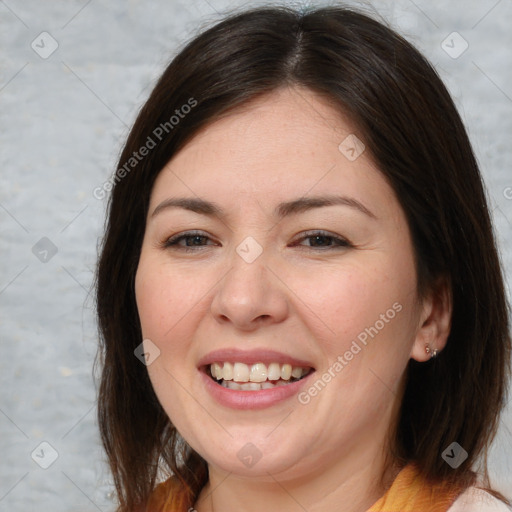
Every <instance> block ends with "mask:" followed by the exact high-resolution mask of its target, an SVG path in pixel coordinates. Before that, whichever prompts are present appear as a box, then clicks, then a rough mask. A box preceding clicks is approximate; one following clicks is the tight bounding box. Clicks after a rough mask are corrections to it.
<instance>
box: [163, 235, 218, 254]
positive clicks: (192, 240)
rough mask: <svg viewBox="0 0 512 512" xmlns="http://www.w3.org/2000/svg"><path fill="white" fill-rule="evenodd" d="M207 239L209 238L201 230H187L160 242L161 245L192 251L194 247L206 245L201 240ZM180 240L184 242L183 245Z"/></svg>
mask: <svg viewBox="0 0 512 512" xmlns="http://www.w3.org/2000/svg"><path fill="white" fill-rule="evenodd" d="M207 240H211V238H210V237H209V236H207V235H205V234H204V233H202V232H201V231H187V232H185V233H180V234H177V235H174V236H172V237H171V238H168V239H167V240H165V241H164V242H163V243H162V247H164V248H172V249H177V250H183V251H185V252H193V251H195V249H194V247H201V248H202V247H206V244H205V243H203V242H206V241H207ZM182 241H184V242H185V245H183V244H181V243H180V242H182Z"/></svg>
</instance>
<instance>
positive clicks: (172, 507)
mask: <svg viewBox="0 0 512 512" xmlns="http://www.w3.org/2000/svg"><path fill="white" fill-rule="evenodd" d="M460 492H461V490H460V489H458V488H454V487H448V486H447V485H446V484H443V483H441V484H429V483H428V482H426V480H425V479H424V478H423V477H422V476H421V475H420V473H419V470H418V468H417V467H416V465H415V464H412V463H411V464H408V465H407V466H405V467H404V468H403V469H402V470H401V471H400V473H398V475H397V476H396V478H395V480H394V481H393V483H392V484H391V487H390V488H389V489H388V490H387V491H386V493H385V494H384V495H383V496H382V497H381V498H380V499H379V500H378V501H377V502H375V503H374V504H373V505H372V506H371V507H370V508H369V509H368V510H367V512H447V510H448V509H449V508H450V507H451V505H452V504H453V502H454V501H455V499H456V498H457V496H458V495H459V494H460ZM187 502H188V499H187V497H186V495H185V493H184V492H183V488H182V487H181V485H180V484H179V482H178V481H177V480H176V479H173V478H172V477H171V478H169V479H168V480H166V481H165V482H162V483H161V484H159V485H157V487H156V488H155V490H154V491H153V494H152V495H151V498H150V500H149V502H148V504H147V508H146V510H147V511H148V512H160V511H162V512H181V511H184V512H186V511H187V510H189V503H187Z"/></svg>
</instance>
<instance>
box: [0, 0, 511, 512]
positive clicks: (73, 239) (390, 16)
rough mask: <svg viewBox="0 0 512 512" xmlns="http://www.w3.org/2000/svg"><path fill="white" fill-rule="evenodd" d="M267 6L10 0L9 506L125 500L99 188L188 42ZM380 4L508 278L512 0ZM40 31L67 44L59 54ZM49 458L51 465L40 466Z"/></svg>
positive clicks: (3, 376) (504, 472)
mask: <svg viewBox="0 0 512 512" xmlns="http://www.w3.org/2000/svg"><path fill="white" fill-rule="evenodd" d="M258 3H259V2H250V4H249V3H246V4H244V3H242V2H240V1H233V2H226V1H222V0H192V1H185V0H183V1H179V0H172V1H164V0H158V1H152V2H149V1H136V0H130V1H126V2H123V1H120V0H116V1H110V2H107V1H106V0H103V1H99V0H90V1H82V0H81V1H68V2H57V1H36V0H25V1H16V0H5V1H1V0H0V27H1V28H0V49H1V53H0V116H1V130H0V140H1V141H0V233H1V236H0V250H1V255H2V265H1V267H0V315H1V316H0V329H1V331H0V332H1V334H0V336H1V338H0V339H1V345H0V347H1V357H0V385H1V390H2V392H1V395H0V396H1V402H0V461H1V462H0V510H1V511H4V510H5V511H7V510H8V511H10V512H17V511H23V512H29V511H35V510H38V511H40V510H52V511H54V512H61V511H66V512H73V511H80V512H87V511H95V510H103V511H108V510H112V509H113V506H114V505H113V502H112V501H111V499H110V498H109V493H110V491H111V490H112V487H111V480H110V476H109V473H108V470H107V468H106V465H105V457H104V455H103V453H102V449H101V447H100V445H99V438H98V432H97V424H96V419H95V413H96V409H95V395H96V389H95V385H94V381H93V378H92V370H91V369H92V362H93V359H94V355H95V352H96V330H95V329H96V328H95V323H94V313H93V301H92V298H91V297H92V295H91V293H90V290H91V285H92V276H93V271H94V265H95V261H96V248H97V240H98V237H100V236H101V231H102V226H103V218H104V213H105V206H106V200H98V199H96V198H95V197H94V196H93V189H94V188H95V187H98V186H101V185H102V184H103V183H104V182H105V180H106V179H107V178H108V177H109V175H110V174H111V173H112V172H113V171H114V169H115V164H116V159H117V156H118V154H119V151H120V149H121V145H122V143H123V140H124V137H125V136H126V135H127V133H128V130H129V127H130V125H131V123H132V122H133V121H134V118H135V116H136V113H137V111H138V109H139V108H140V106H141V105H142V103H143V102H144V100H145V99H146V98H147V95H148V94H149V92H150V90H151V87H152V86H153V85H154V83H155V79H156V78H157V77H158V76H159V75H160V73H161V72H162V71H163V69H164V67H165V66H166V64H167V63H168V61H169V60H170V58H171V57H172V56H173V55H174V54H175V53H176V52H177V50H178V49H179V48H180V47H181V46H182V45H183V43H184V42H185V41H186V40H188V39H189V38H190V37H191V36H192V35H194V34H195V33H196V32H197V31H198V30H199V29H200V28H201V27H205V26H207V25H209V24H211V23H213V22H215V21H216V20H218V19H219V18H220V15H221V14H222V13H223V12H225V11H226V9H228V8H237V7H240V6H243V5H256V4H258ZM315 3H318V4H320V3H323V2H315ZM293 5H300V3H298V2H294V3H293ZM356 5H357V4H356ZM372 5H373V7H370V10H371V9H373V10H374V11H375V12H378V13H380V14H381V15H382V16H384V17H385V18H386V19H387V20H388V21H389V22H390V24H391V25H392V26H394V27H395V28H397V29H398V30H399V31H400V32H401V33H402V34H404V35H405V36H406V37H407V38H408V39H409V40H410V41H412V42H413V43H414V44H416V45H417V46H418V47H419V49H420V50H421V51H423V53H424V54H425V55H426V56H427V57H428V58H429V59H430V60H431V61H432V62H433V63H434V65H435V66H436V68H437V69H438V71H439V72H440V74H441V76H442V78H443V79H444V80H445V82H446V84H447V85H448V87H449V89H450V91H451V93H452V95H453V96H454V98H455V101H456V103H457V105H458V107H459V109H460V112H461V114H462V117H463V119H464V122H465V124H466V126H467V128H468V130H469V134H470V137H471V140H472V142H473V144H474V148H475V151H476V153H477V156H478V159H479V162H480V164H481V169H482V172H483V174H484V178H485V181H486V185H487V187H488V192H489V197H490V202H491V207H492V210H493V215H494V221H495V225H496V229H497V236H498V241H499V244H500V249H501V253H502V258H503V262H504V266H505V269H506V272H507V278H508V281H510V273H511V271H512V240H511V237H510V233H511V231H510V230H511V226H512V224H511V222H512V188H510V189H509V188H507V187H512V173H511V172H510V169H511V167H512V166H511V164H512V149H511V134H512V126H511V125H512V116H511V114H512V99H511V98H512V65H511V64H512V58H511V57H512V31H511V29H510V25H511V22H512V1H511V0H500V1H497V0H484V1H477V0H472V1H451V2H432V1H426V0H416V1H412V0H401V1H398V2H391V1H376V2H373V3H372ZM43 31H46V32H48V33H49V34H51V37H52V38H54V39H55V41H57V43H58V48H57V50H56V51H55V52H54V53H53V54H52V55H50V56H47V55H45V54H44V52H48V51H49V49H51V46H50V43H51V40H50V39H49V38H48V37H49V36H40V34H41V32H43ZM454 31H456V32H458V33H459V34H460V36H462V38H463V39H464V40H465V41H467V44H468V45H469V46H468V48H467V50H466V51H465V52H464V53H462V54H461V55H459V56H458V57H457V58H453V56H454V55H453V54H454V53H459V52H460V51H461V50H462V49H463V47H464V46H463V45H464V44H465V43H464V40H462V39H460V38H458V36H450V38H448V39H446V38H447V36H448V35H449V34H451V33H452V32H454ZM454 37H455V38H454ZM41 39H43V42H41ZM444 40H446V43H445V46H444V49H443V47H442V42H443V41H444ZM33 41H34V43H33V44H34V46H35V45H38V46H35V48H36V49H37V50H38V51H39V54H38V53H36V51H34V50H33V49H32V47H31V44H32V42H33ZM452 41H453V42H452ZM446 44H448V45H449V46H453V48H452V49H449V48H447V46H446ZM445 49H446V50H448V51H451V52H452V56H450V55H448V54H447V53H446V51H445ZM40 54H43V55H42V56H43V57H47V58H42V56H40ZM43 237H47V238H48V239H49V240H50V241H51V244H49V243H48V241H42V242H40V240H41V239H42V238H43ZM36 244H38V245H36ZM35 245H36V248H35V249H33V247H34V246H35ZM52 248H53V251H55V249H57V252H56V254H54V255H53V254H52ZM44 251H48V252H44ZM41 260H42V261H41ZM45 260H46V261H45ZM509 297H510V293H509ZM511 432H512V403H509V406H508V408H507V410H506V412H505V414H504V415H503V417H502V419H501V423H500V430H499V435H498V438H497V440H496V442H495V444H494V445H493V448H492V451H491V458H490V469H491V475H492V477H493V482H494V485H495V487H496V488H497V489H499V490H501V491H502V492H504V493H505V494H506V495H507V496H508V497H510V498H512V476H511V474H512V468H511V466H512V464H511V462H510V460H512V433H511ZM41 442H47V443H49V444H50V445H51V447H52V448H49V447H48V446H46V445H43V446H42V447H41V446H39V445H40V443H41ZM53 450H55V452H53ZM31 454H32V455H31ZM52 455H58V457H57V459H56V460H55V461H54V462H53V464H52V465H51V466H50V467H48V469H43V468H41V467H40V466H39V465H38V464H37V463H36V461H37V462H38V463H39V464H49V463H50V462H52V458H51V457H52Z"/></svg>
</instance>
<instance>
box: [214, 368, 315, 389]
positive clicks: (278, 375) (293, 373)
mask: <svg viewBox="0 0 512 512" xmlns="http://www.w3.org/2000/svg"><path fill="white" fill-rule="evenodd" d="M204 369H205V372H206V374H207V375H208V376H209V377H210V378H211V379H212V380H214V381H215V382H216V383H217V384H219V385H220V386H222V387H224V388H227V389H232V390H235V391H260V390H262V389H271V388H275V387H277V386H286V385H288V384H291V383H293V382H297V381H299V380H301V379H303V378H304V377H307V376H308V375H310V374H311V373H312V372H314V368H311V367H303V366H292V365H291V364H287V363H286V364H280V363H270V364H269V365H266V364H264V363H255V364H252V365H247V364H245V363H240V362H234V363H232V362H228V361H226V362H216V363H213V364H210V365H208V366H206V367H205V368H204Z"/></svg>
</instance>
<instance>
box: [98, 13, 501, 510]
mask: <svg viewBox="0 0 512 512" xmlns="http://www.w3.org/2000/svg"><path fill="white" fill-rule="evenodd" d="M287 85H292V86H293V85H298V86H302V87H306V88H308V89H310V90H312V91H315V92H317V93H318V94H321V95H322V96H323V97H326V98H328V99H329V100H331V101H332V102H333V103H334V104H335V105H337V106H338V108H339V109H340V111H341V112H344V113H346V114H348V116H349V118H350V119H351V121H352V122H353V123H354V124H355V125H356V126H357V128H358V130H359V131H358V133H360V134H361V138H362V140H363V141H364V143H365V145H366V147H367V149H368V151H369V154H370V155H371V158H373V160H374V161H375V162H376V164H377V166H378V168H379V169H380V170H381V172H382V173H383V175H384V176H385V177H386V178H387V179H388V181H389V183H390V184H391V186H392V187H393V189H394V190H395V192H396V195H397V197H398V200H399V201H400V204H401V206H402V208H403V210H404V212H405V215H406V218H407V221H408V224H409V227H410V230H411V233H412V237H413V242H414V250H415V256H416V261H417V275H418V291H419V294H420V295H421V294H422V293H423V292H424V291H425V290H427V289H428V287H429V286H430V285H431V284H432V283H433V282H434V279H435V278H437V277H438V276H446V277H448V278H449V282H450V283H451V291H452V296H453V316H452V328H451V333H450V336H449V339H448V342H447V345H446V347H445V349H444V350H443V351H442V352H441V353H440V354H439V355H438V357H437V358H435V359H433V360H431V361H429V362H428V363H417V362H415V361H412V360H411V361H410V363H409V365H408V368H407V370H406V371H407V380H406V386H405V391H404V395H403V403H402V406H401V409H400V414H399V418H398V420H397V424H396V428H395V432H394V436H393V442H392V445H393V446H392V450H393V455H394V457H395V458H396V459H397V460H399V461H402V462H404V463H405V462H412V461H414V462H416V464H417V465H418V467H419V468H420V469H421V472H422V474H423V475H424V476H425V477H426V478H428V479H429V480H430V481H433V482H449V483H452V484H454V485H462V486H463V487H467V486H468V485H470V484H471V483H472V482H473V481H474V478H475V472H474V469H475V464H476V463H477V462H480V463H481V464H482V468H483V472H484V475H485V478H486V480H485V482H486V485H487V486H488V485H489V481H488V475H487V448H488V446H489V444H490V442H491V441H492V439H493V438H494V435H495V433H496V430H497V425H498V421H499V412H500V410H501V409H502V407H503V406H504V403H505V396H506V390H507V381H508V378H509V376H510V355H511V344H510V338H509V334H508V327H509V318H508V305H507V303H506V298H505V293H504V285H503V277H502V271H501V267H500V262H499V258H498V254H497V250H496V243H495V239H494V235H493V229H492V226H491V222H490V216H489V211H488V207H487V201H486V196H485V192H484V188H483V184H482V178H481V176H480V172H479V169H478V166H477V163H476V160H475V157H474V155H473V151H472V148H471V146H470V142H469V140H468V136H467V134H466V131H465V129H464V126H463V124H462V122H461V119H460V117H459V115H458V113H457V111H456V108H455V106H454V104H453V101H452V99H451V98H450V95H449V94H448V92H447V90H446V88H445V86H444V85H443V83H442V82H441V80H440V78H439V77H438V75H437V73H436V71H435V70H434V69H433V68H432V66H431V65H430V64H429V63H428V61H427V60H426V59H425V58H424V57H423V56H422V55H421V54H420V53H419V52H418V51H417V50H416V49H415V48H414V47H413V46H412V45H411V44H409V43H408V42H407V41H405V40H404V39H403V38H402V37H400V36H399V35H397V34H396V33H395V32H394V31H393V30H391V29H390V28H388V27H387V26H385V24H384V23H382V22H378V21H376V20H374V19H372V18H371V17H369V16H367V15H365V14H362V13H360V12H356V11H354V10H352V9H348V8H342V7H326V8H314V9H311V10H305V11H303V12H298V11H296V10H293V9H291V8H287V7H267V8H259V9H252V10H248V11H244V12H241V13H236V14H233V15H231V16H229V17H228V18H226V19H224V20H223V21H221V22H220V23H218V24H216V25H215V26H213V27H212V28H210V29H208V30H206V31H204V32H203V33H201V34H200V35H199V36H197V37H196V38H194V39H193V40H192V41H191V42H190V43H189V44H188V45H186V46H185V47H184V48H183V49H182V51H181V52H180V53H179V54H178V55H177V56H176V57H175V58H174V59H173V61H172V62H171V63H170V65H169V66H168V68H167V69H166V70H165V72H164V73H163V75H162V77H161V78H160V80H159V81H158V83H157V84H156V87H155V88H154V90H153V92H152V93H151V95H150V97H149V99H148V101H147V102H146V104H145V105H144V106H143V108H142V109H141V111H140V113H139V115H138V118H137V120H136V122H135V124H134V126H133V128H132V130H131V132H130V134H129V136H128V139H127V142H126V144H125V146H124V150H123V152H122V154H121V157H120V160H119V165H118V169H119V171H118V173H117V174H116V179H115V181H116V183H115V186H114V188H113V191H112V194H111V197H110V204H109V213H108V221H107V225H106V233H105V237H104V240H103V244H102V248H101V255H100V259H99V265H98V270H97V313H98V321H99V331H100V335H101V336H100V337H101V343H100V350H99V352H98V359H97V364H98V363H99V364H101V366H102V373H101V382H100V388H99V402H98V419H99V426H100V432H101V437H102V441H103V444H104V447H105V449H106V453H107V455H108V459H109V463H110V467H111V470H112V473H113V477H114V482H115V485H116V488H117V493H118V497H119V501H120V507H119V509H118V510H119V511H120V512H128V511H132V510H133V508H134V507H135V506H136V505H137V504H140V503H145V502H146V501H147V499H148V496H149V495H150V493H151V490H152V489H153V487H154V485H155V483H156V479H157V474H158V473H157V470H158V469H159V468H164V469H165V470H166V471H168V472H170V473H171V474H174V475H175V476H176V477H177V478H178V479H179V481H180V482H181V484H182V486H183V489H185V490H186V491H187V492H188V496H189V498H190V500H191V503H193V500H194V497H196V496H197V495H198V493H199V491H200V489H201V488H202V486H203V485H204V484H205V483H206V481H207V478H208V471H207V464H206V461H205V460H203V459H202V458H201V457H200V456H199V455H198V454H197V453H195V452H194V451H193V450H192V449H191V448H190V447H189V446H188V445H187V444H186V442H185V441H184V440H183V439H182V438H181V436H180V435H179V433H178V432H177V431H176V429H175V428H174V426H173V425H172V423H171V422H170V420H169V418H168V417H167V415H166V413H165V412H164V410H163V409H162V407H161V405H160V403H159V401H158V400H157V397H156V395H155V393H154V391H153V389H152V386H151V383H150V380H149V377H148V374H147V371H146V368H145V366H144V365H143V364H141V362H140V361H139V360H138V359H137V357H135V356H134V350H135V348H136V347H137V346H138V345H139V344H140V343H141V341H142V334H141V328H140V322H139V317H138V312H137V307H136V302H135V293H134V278H135V274H136V270H137V265H138V260H139V254H140V250H141V245H142V240H143V236H144V230H145V220H146V215H147V211H148V205H149V199H150V194H151V190H152V186H153V183H154V181H155V178H156V176H157V175H158V173H159V172H160V170H161V169H162V168H163V167H164V166H165V164H166V163H167V162H168V161H169V160H170V159H171V157H172V156H173V155H175V154H176V152H177V151H178V150H179V149H180V148H181V147H183V145H184V144H185V143H186V142H187V141H188V140H190V139H191V138H192V137H193V136H194V135H195V134H196V133H197V132H198V130H199V129H200V128H204V127H205V126H206V125H208V124H209V123H211V122H213V121H214V120H216V119H218V118H219V116H221V115H223V114H225V113H226V112H227V111H228V110H229V109H233V108H236V107H238V106H240V105H242V104H243V103H245V102H247V101H248V100H250V99H254V98H256V97H257V96H258V95H262V94H266V93H270V92H272V91H274V90H276V89H277V88H279V87H283V86H287ZM191 100H192V101H191ZM193 102H196V103H195V106H194V108H190V109H183V111H182V112H183V115H182V116H180V119H179V121H178V123H174V121H173V122H169V120H170V119H171V117H172V116H173V115H175V114H176V110H177V109H178V110H180V109H181V106H183V105H186V104H188V105H192V104H193ZM185 111H186V112H188V113H186V114H185ZM180 112H181V110H180ZM165 123H167V124H165ZM157 127H160V131H157V132H156V133H158V134H159V135H160V136H159V137H156V136H155V130H156V129H157ZM162 127H165V136H161V135H162V134H163V131H162V130H163V129H162ZM150 139H151V140H152V141H153V142H155V143H156V145H155V147H153V148H152V149H150V150H149V152H147V155H146V156H144V158H140V160H139V159H137V162H136V165H134V166H132V167H133V169H131V168H130V169H129V170H128V171H129V172H126V169H127V168H126V163H127V162H129V161H130V158H132V157H133V155H134V154H135V153H137V152H138V151H139V150H140V148H141V147H142V146H144V145H145V144H147V145H148V146H149V143H148V141H149V140H150ZM157 139H158V140H157ZM132 163H133V162H132ZM123 166H124V169H125V172H124V173H121V172H120V169H121V168H123ZM121 174H122V176H121ZM212 178H213V177H212ZM453 441H456V442H458V443H459V444H460V445H461V446H462V447H463V448H464V449H465V450H466V451H467V453H468V458H467V460H466V461H465V462H464V463H463V464H462V465H460V466H459V467H458V468H456V469H452V468H451V467H450V466H449V465H448V464H446V462H444V460H443V459H442V458H441V454H442V452H443V451H444V450H445V448H446V447H447V446H448V445H450V444H451V443H452V442H453ZM482 456H483V457H482ZM496 494H497V495H498V494H499V493H496Z"/></svg>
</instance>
